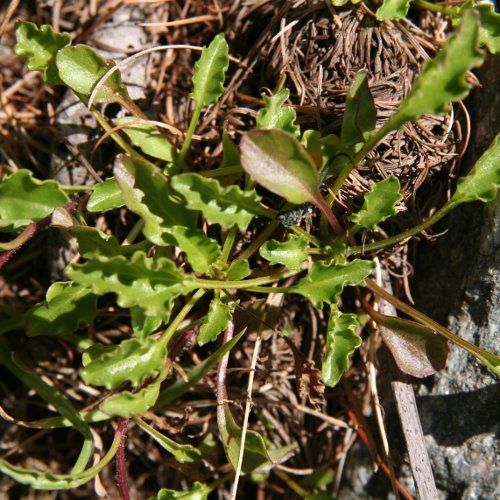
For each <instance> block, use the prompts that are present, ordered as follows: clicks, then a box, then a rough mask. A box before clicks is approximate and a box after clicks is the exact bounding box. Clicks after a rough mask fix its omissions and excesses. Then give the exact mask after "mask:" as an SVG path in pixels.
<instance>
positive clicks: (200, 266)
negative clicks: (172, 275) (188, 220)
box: [170, 226, 221, 274]
mask: <svg viewBox="0 0 500 500" xmlns="http://www.w3.org/2000/svg"><path fill="white" fill-rule="evenodd" d="M170 232H171V234H172V235H173V237H174V238H175V241H176V242H177V246H178V247H179V248H180V249H181V250H182V251H183V252H184V253H185V254H186V257H187V260H188V262H189V265H190V266H191V267H192V268H193V271H195V272H197V273H204V274H206V273H208V271H209V269H210V266H211V265H212V264H213V263H214V262H216V261H217V260H218V259H219V257H220V256H221V249H220V246H219V244H218V243H217V242H216V241H215V240H214V239H212V238H209V237H208V236H207V235H206V234H205V233H204V232H203V231H202V230H201V229H197V228H189V227H184V226H172V227H171V228H170Z"/></svg>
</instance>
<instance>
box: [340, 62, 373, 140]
mask: <svg viewBox="0 0 500 500" xmlns="http://www.w3.org/2000/svg"><path fill="white" fill-rule="evenodd" d="M376 121H377V110H376V109H375V103H374V101H373V97H372V94H371V92H370V87H369V86H368V78H367V71H366V70H363V71H358V73H357V74H356V76H355V78H354V81H353V82H352V84H351V87H350V88H349V92H348V93H347V102H346V108H345V112H344V118H343V120H342V130H341V133H340V140H341V141H342V143H343V144H344V146H345V147H347V148H354V147H355V146H356V145H358V144H360V143H361V144H362V143H364V142H366V141H367V140H368V139H369V137H370V136H371V133H372V132H373V129H374V128H375V124H376Z"/></svg>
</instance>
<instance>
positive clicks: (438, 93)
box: [384, 10, 484, 130]
mask: <svg viewBox="0 0 500 500" xmlns="http://www.w3.org/2000/svg"><path fill="white" fill-rule="evenodd" d="M478 23H479V20H478V16H477V14H476V13H475V12H474V11H471V10H469V11H467V12H465V13H464V16H463V18H462V22H461V24H460V28H459V30H458V31H457V32H456V33H453V34H452V35H450V36H449V37H448V39H447V41H446V44H445V46H444V47H443V48H442V49H441V50H440V51H439V53H438V54H437V55H436V57H434V59H432V60H431V61H428V62H427V63H425V64H424V66H423V68H422V72H421V73H420V75H419V76H418V78H417V79H416V80H415V82H414V83H413V86H412V88H411V90H410V92H409V93H408V95H407V96H406V98H405V99H404V100H403V102H402V103H401V106H400V107H399V109H398V110H397V111H396V113H395V114H394V115H392V116H391V118H390V119H389V121H388V122H387V123H386V125H384V127H387V129H388V130H397V129H398V128H400V127H401V125H402V124H403V123H405V122H407V121H414V120H417V119H418V118H420V117H421V116H422V115H423V114H425V113H432V114H441V113H445V112H446V110H447V109H448V105H449V103H450V102H451V101H458V100H460V99H463V98H464V97H465V96H466V95H467V93H468V92H469V89H470V84H469V83H467V81H466V80H465V74H466V73H467V71H469V70H470V69H471V68H472V67H474V66H478V65H479V64H481V62H482V61H483V59H484V54H482V53H481V52H480V51H479V50H478V49H477V44H478Z"/></svg>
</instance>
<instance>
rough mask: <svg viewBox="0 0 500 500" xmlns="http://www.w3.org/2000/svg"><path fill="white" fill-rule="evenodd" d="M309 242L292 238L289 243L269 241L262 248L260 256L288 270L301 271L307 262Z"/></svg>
mask: <svg viewBox="0 0 500 500" xmlns="http://www.w3.org/2000/svg"><path fill="white" fill-rule="evenodd" d="M306 248H307V242H306V241H304V240H302V239H301V238H297V237H293V236H291V237H290V238H289V239H288V240H287V241H284V242H279V241H276V240H268V241H266V242H265V243H264V244H263V245H262V246H261V247H260V255H261V257H263V258H264V259H266V260H268V261H269V262H270V263H271V264H282V265H283V266H286V267H288V269H291V270H292V271H293V270H297V271H298V270H299V269H301V267H302V264H303V262H305V261H306V260H307V252H306V251H305V250H306Z"/></svg>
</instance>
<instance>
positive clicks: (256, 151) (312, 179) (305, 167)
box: [240, 129, 321, 205]
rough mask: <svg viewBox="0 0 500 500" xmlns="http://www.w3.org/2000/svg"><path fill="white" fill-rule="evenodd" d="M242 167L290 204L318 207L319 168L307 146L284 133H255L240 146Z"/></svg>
mask: <svg viewBox="0 0 500 500" xmlns="http://www.w3.org/2000/svg"><path fill="white" fill-rule="evenodd" d="M240 150H241V165H242V166H243V168H244V169H245V171H246V172H247V174H248V175H250V177H252V179H254V180H256V181H257V182H258V183H259V184H261V185H262V186H264V187H265V188H266V189H268V190H269V191H271V192H273V193H274V194H277V195H279V196H281V197H283V198H285V199H286V200H288V201H289V202H291V203H295V204H296V205H300V204H302V203H306V202H311V203H314V204H315V205H317V204H318V197H320V198H321V195H320V194H319V191H318V186H319V177H318V172H317V169H316V164H315V162H314V159H313V158H312V157H311V155H310V154H309V153H308V152H307V151H306V149H305V148H304V146H302V144H301V143H300V142H299V141H297V140H296V139H295V138H294V137H293V136H292V135H290V134H288V133H287V132H284V131H283V130H279V129H273V130H252V131H251V132H246V133H245V134H244V135H243V137H242V139H241V143H240Z"/></svg>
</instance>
